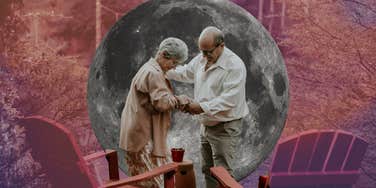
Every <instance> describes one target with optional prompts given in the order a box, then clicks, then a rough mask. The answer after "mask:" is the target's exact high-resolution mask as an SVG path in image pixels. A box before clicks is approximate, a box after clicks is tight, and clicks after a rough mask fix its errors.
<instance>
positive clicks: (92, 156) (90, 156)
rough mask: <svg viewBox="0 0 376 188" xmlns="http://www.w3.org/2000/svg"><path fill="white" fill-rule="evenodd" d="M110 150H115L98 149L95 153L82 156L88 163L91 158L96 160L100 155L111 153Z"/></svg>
mask: <svg viewBox="0 0 376 188" xmlns="http://www.w3.org/2000/svg"><path fill="white" fill-rule="evenodd" d="M112 152H116V151H115V150H106V151H98V152H95V153H92V154H90V155H86V156H85V157H84V160H85V161H86V162H87V163H89V162H91V161H93V160H96V159H99V158H101V157H104V156H106V155H107V154H109V153H112Z"/></svg>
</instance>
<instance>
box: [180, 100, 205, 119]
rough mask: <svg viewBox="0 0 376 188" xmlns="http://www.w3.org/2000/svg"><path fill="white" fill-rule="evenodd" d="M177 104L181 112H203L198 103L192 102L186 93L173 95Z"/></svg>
mask: <svg viewBox="0 0 376 188" xmlns="http://www.w3.org/2000/svg"><path fill="white" fill-rule="evenodd" d="M175 98H176V99H177V101H178V103H179V105H178V109H179V110H181V111H182V112H186V113H190V114H193V115H194V114H201V113H202V112H204V111H203V110H202V108H201V106H200V104H198V103H196V102H194V101H193V100H192V99H191V98H189V97H188V96H186V95H180V96H175Z"/></svg>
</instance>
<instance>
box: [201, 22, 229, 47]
mask: <svg viewBox="0 0 376 188" xmlns="http://www.w3.org/2000/svg"><path fill="white" fill-rule="evenodd" d="M198 42H199V44H201V43H209V44H210V45H214V46H217V45H219V44H221V43H223V42H224V34H223V32H222V31H221V30H219V29H218V28H216V27H214V26H209V27H206V28H205V29H204V30H203V31H202V32H201V34H200V37H199V39H198Z"/></svg>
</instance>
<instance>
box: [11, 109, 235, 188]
mask: <svg viewBox="0 0 376 188" xmlns="http://www.w3.org/2000/svg"><path fill="white" fill-rule="evenodd" d="M19 124H20V125H21V126H24V127H25V129H26V143H27V144H28V145H29V146H30V147H31V149H32V156H33V157H34V158H35V159H36V160H37V161H38V162H40V163H41V165H42V167H43V168H44V170H45V171H46V172H47V173H46V174H47V176H48V179H49V181H50V183H51V184H52V186H53V187H58V188H59V187H62V188H66V187H80V188H86V187H95V188H96V187H103V188H110V187H129V188H131V187H133V188H134V187H136V186H133V185H132V184H134V183H136V182H139V181H144V180H146V179H149V178H152V177H155V176H158V175H164V181H165V183H164V184H165V187H166V188H175V187H176V188H194V187H196V183H195V182H196V181H195V175H194V170H193V164H192V161H183V162H181V163H169V164H167V165H163V166H161V167H158V168H155V169H153V170H151V171H149V172H146V173H143V174H140V175H137V176H132V177H127V176H126V175H125V174H124V173H122V171H121V170H119V167H118V160H117V154H116V151H115V150H105V151H98V152H95V153H93V154H90V155H87V156H83V154H82V153H81V151H80V149H79V147H78V144H77V140H76V139H75V137H74V136H73V134H72V133H71V132H70V131H69V130H68V129H66V128H65V127H64V126H63V125H61V124H59V123H57V122H55V121H53V120H50V119H48V118H45V117H42V116H31V117H27V118H24V119H22V120H20V121H19ZM211 172H212V175H213V177H215V178H216V179H217V180H218V182H219V183H220V187H222V188H225V187H226V188H227V187H231V188H238V187H241V185H240V184H239V183H237V182H236V181H235V180H234V179H233V178H232V177H231V176H230V175H229V173H228V172H227V171H226V170H225V169H224V168H222V167H214V168H211Z"/></svg>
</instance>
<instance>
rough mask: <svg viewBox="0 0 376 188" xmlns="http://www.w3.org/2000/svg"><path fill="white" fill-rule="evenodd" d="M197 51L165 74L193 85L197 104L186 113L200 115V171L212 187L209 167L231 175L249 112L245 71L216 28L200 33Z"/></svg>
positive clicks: (187, 108)
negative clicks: (186, 60)
mask: <svg viewBox="0 0 376 188" xmlns="http://www.w3.org/2000/svg"><path fill="white" fill-rule="evenodd" d="M199 49H200V50H201V53H200V54H198V55H197V56H196V57H195V58H193V59H192V60H191V61H190V62H189V63H188V64H186V65H185V66H179V67H177V68H176V69H175V70H170V71H168V72H167V74H166V75H167V78H169V79H173V80H176V81H181V82H188V83H194V98H195V101H196V102H192V103H190V104H188V105H187V107H186V111H188V112H189V113H191V114H199V120H200V123H201V125H202V126H201V131H200V139H201V156H202V162H201V164H202V171H203V173H204V175H205V180H206V186H207V187H215V184H216V182H215V181H213V179H212V178H211V176H210V171H209V169H210V167H213V166H223V167H225V168H226V169H227V170H228V171H229V172H230V174H232V175H233V169H234V165H235V164H234V163H235V162H236V161H235V160H234V158H235V155H236V146H237V145H238V143H239V141H240V140H239V137H240V133H241V128H242V118H243V117H245V116H246V115H247V114H248V112H249V110H248V106H247V103H246V100H245V83H246V73H247V71H246V68H245V66H244V63H243V61H242V60H241V59H240V58H239V57H238V56H237V55H236V54H235V53H234V52H232V51H231V50H230V49H228V48H226V47H225V44H224V34H223V33H222V31H220V30H219V29H218V28H216V27H207V28H205V29H204V30H203V31H202V32H201V35H200V37H199Z"/></svg>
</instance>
